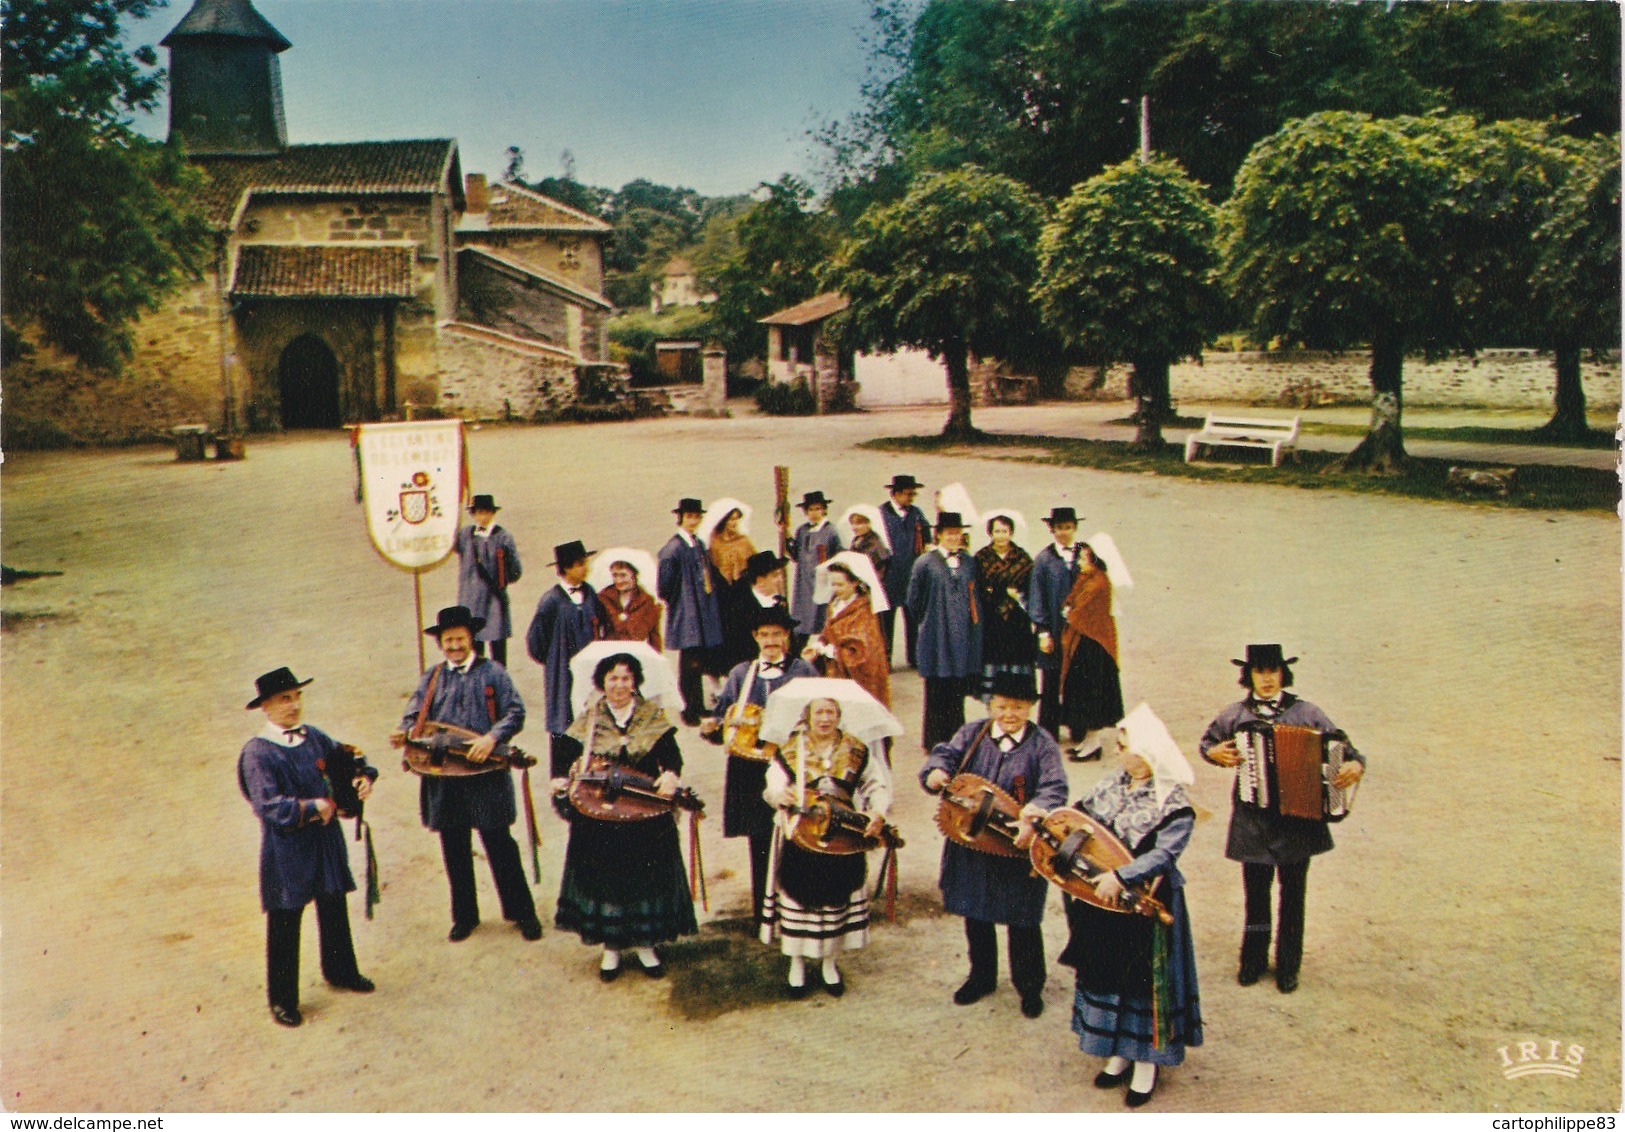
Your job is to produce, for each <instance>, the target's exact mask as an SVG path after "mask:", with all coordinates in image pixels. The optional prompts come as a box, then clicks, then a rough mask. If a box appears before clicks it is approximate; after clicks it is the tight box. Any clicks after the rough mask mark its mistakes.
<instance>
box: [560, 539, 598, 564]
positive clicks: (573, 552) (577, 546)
mask: <svg viewBox="0 0 1625 1132" xmlns="http://www.w3.org/2000/svg"><path fill="white" fill-rule="evenodd" d="M597 553H598V552H597V551H596V550H588V549H587V546H586V544H585V543H583V542H581V541H580V540H579V539H578V540H576V541H575V542H564V543H560V544H559V545H558V546H555V547H554V548H553V561H551V562H549V563H548V565H549V566H557V567H558V568H559V569H561V570H567V569H569V568H570V567H571V566H574V565H575V564H576V563H577V562H584V561H586V560H587V559H589V558H591V557H592V556H593V555H595V554H597Z"/></svg>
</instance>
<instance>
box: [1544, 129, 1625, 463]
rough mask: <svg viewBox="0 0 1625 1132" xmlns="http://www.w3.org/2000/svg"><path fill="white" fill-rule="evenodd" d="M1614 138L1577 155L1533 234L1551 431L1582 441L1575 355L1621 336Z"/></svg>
mask: <svg viewBox="0 0 1625 1132" xmlns="http://www.w3.org/2000/svg"><path fill="white" fill-rule="evenodd" d="M1619 146H1620V141H1619V136H1618V135H1615V136H1614V137H1611V138H1599V139H1597V140H1596V141H1595V142H1593V143H1592V144H1591V145H1590V146H1589V147H1588V148H1587V150H1586V151H1585V152H1584V153H1583V154H1581V155H1580V157H1579V158H1578V160H1577V161H1576V163H1575V167H1574V168H1573V169H1572V171H1571V172H1570V174H1569V176H1568V179H1567V180H1566V181H1565V182H1564V184H1563V187H1562V189H1561V190H1560V191H1559V192H1558V194H1557V199H1556V204H1555V207H1554V208H1553V210H1552V214H1551V216H1550V217H1548V218H1547V220H1546V221H1545V223H1543V224H1542V225H1541V226H1540V228H1539V229H1537V230H1536V232H1535V246H1536V249H1537V259H1536V263H1535V268H1534V271H1533V280H1532V282H1533V284H1534V287H1533V293H1534V298H1535V304H1536V309H1537V310H1538V312H1539V314H1540V317H1541V318H1542V320H1543V321H1544V323H1545V325H1546V327H1547V329H1548V332H1549V334H1550V337H1551V341H1552V345H1553V353H1554V365H1555V368H1556V370H1557V398H1556V400H1557V404H1556V411H1555V412H1554V413H1553V415H1552V419H1551V421H1550V422H1549V423H1548V424H1547V426H1546V428H1547V430H1548V431H1550V432H1551V433H1553V434H1554V435H1556V436H1559V437H1563V438H1573V437H1578V436H1583V435H1585V432H1586V417H1585V390H1584V389H1583V388H1582V387H1581V385H1580V354H1581V351H1582V350H1583V349H1585V348H1587V347H1599V348H1601V347H1615V346H1618V345H1619V334H1620V278H1621V277H1620V255H1619V234H1620V186H1619V167H1620V159H1619Z"/></svg>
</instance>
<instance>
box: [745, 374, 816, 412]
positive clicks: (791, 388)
mask: <svg viewBox="0 0 1625 1132" xmlns="http://www.w3.org/2000/svg"><path fill="white" fill-rule="evenodd" d="M756 407H757V408H758V409H760V410H761V411H762V412H764V413H766V414H767V415H768V416H771V417H810V416H812V415H813V413H814V412H815V411H816V410H817V406H816V405H815V404H814V402H813V394H812V390H811V389H809V388H808V387H807V382H806V379H805V378H797V379H796V380H795V381H794V382H772V381H769V382H765V383H764V384H763V385H761V386H760V387H759V388H758V389H757V390H756Z"/></svg>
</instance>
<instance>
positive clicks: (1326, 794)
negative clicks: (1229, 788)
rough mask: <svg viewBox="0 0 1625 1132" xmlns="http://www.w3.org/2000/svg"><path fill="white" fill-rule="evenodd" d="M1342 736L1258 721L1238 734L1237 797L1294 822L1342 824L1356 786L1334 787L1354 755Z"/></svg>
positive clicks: (1350, 805)
mask: <svg viewBox="0 0 1625 1132" xmlns="http://www.w3.org/2000/svg"><path fill="white" fill-rule="evenodd" d="M1353 749H1354V748H1353V747H1352V746H1351V745H1350V744H1349V741H1348V736H1347V735H1344V734H1343V733H1342V732H1341V731H1321V730H1319V729H1317V728H1314V727H1292V726H1289V725H1287V724H1282V723H1265V722H1262V721H1257V722H1252V723H1244V724H1242V725H1241V726H1240V727H1239V728H1237V729H1236V751H1237V752H1238V753H1239V754H1240V755H1241V765H1240V766H1238V767H1237V768H1236V797H1237V798H1238V799H1239V800H1240V801H1241V803H1242V805H1245V806H1253V807H1256V808H1258V809H1261V810H1269V811H1271V812H1272V813H1278V814H1284V815H1285V816H1287V817H1292V818H1307V819H1308V820H1310V821H1342V820H1343V819H1344V818H1346V817H1348V816H1349V810H1350V808H1352V807H1353V805H1354V794H1355V792H1356V791H1357V790H1358V789H1359V783H1355V784H1354V785H1353V786H1350V787H1349V788H1348V789H1346V790H1345V789H1341V788H1339V787H1337V786H1335V785H1333V783H1332V780H1333V779H1335V778H1336V777H1337V772H1338V771H1340V770H1341V769H1342V768H1343V762H1344V760H1346V759H1347V758H1348V756H1349V754H1350V752H1352V751H1353Z"/></svg>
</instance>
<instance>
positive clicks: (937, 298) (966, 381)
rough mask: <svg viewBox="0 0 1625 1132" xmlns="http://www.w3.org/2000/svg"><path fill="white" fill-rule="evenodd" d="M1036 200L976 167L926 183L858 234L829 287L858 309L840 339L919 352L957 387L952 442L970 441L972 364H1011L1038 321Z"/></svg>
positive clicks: (846, 316)
mask: <svg viewBox="0 0 1625 1132" xmlns="http://www.w3.org/2000/svg"><path fill="white" fill-rule="evenodd" d="M1042 221H1043V213H1042V209H1041V207H1040V205H1039V203H1038V201H1037V199H1036V198H1035V197H1034V196H1033V195H1032V194H1031V193H1030V192H1028V191H1027V190H1026V189H1025V188H1023V187H1022V186H1021V185H1020V184H1018V183H1016V182H1015V181H1013V180H1011V179H1010V178H1009V177H1004V176H1000V175H999V174H996V173H989V172H987V171H985V170H982V169H978V168H975V167H974V166H972V167H967V168H964V169H959V170H955V171H954V172H951V173H938V174H932V175H928V176H925V177H923V178H921V179H920V180H919V181H918V182H917V183H916V184H915V185H914V187H913V188H911V189H910V190H909V192H908V193H907V195H906V196H904V197H903V198H902V199H901V200H899V201H897V202H895V203H893V204H879V205H874V206H872V207H871V208H869V209H868V211H866V212H865V213H864V214H863V215H862V216H861V217H859V219H858V221H857V223H856V224H855V225H854V228H853V231H852V235H851V237H850V238H849V239H848V240H847V241H846V242H845V243H844V244H843V245H842V247H841V250H840V252H839V253H838V254H837V257H836V259H835V260H834V261H833V262H832V264H831V265H830V269H829V271H828V272H827V274H826V276H825V283H826V285H827V286H829V287H830V288H833V289H835V290H839V291H841V292H843V293H844V294H845V295H846V296H847V298H848V299H849V300H850V304H851V305H850V306H849V307H848V308H847V310H846V311H845V312H844V313H843V315H841V316H840V322H839V326H838V331H839V332H840V333H842V334H843V335H845V336H846V338H847V340H848V341H850V342H851V343H852V344H854V345H858V346H864V347H871V348H875V347H877V348H880V349H884V350H894V349H898V348H899V347H913V348H916V349H921V350H925V351H927V352H928V353H929V354H930V355H931V356H932V357H933V358H934V359H936V360H937V361H940V362H941V363H942V365H943V368H944V370H945V371H946V373H947V378H948V398H949V410H948V420H947V423H946V424H945V425H944V426H943V430H942V432H943V435H944V436H948V437H958V438H969V437H972V436H974V435H975V434H976V430H975V428H974V427H973V426H972V424H971V391H970V355H971V354H976V355H978V356H982V357H992V356H1000V355H1002V354H1003V353H1004V352H1005V350H1006V349H1007V347H1008V346H1009V344H1010V343H1011V342H1012V341H1013V340H1015V339H1017V338H1018V337H1020V336H1021V334H1022V333H1023V329H1024V326H1025V324H1026V323H1027V322H1029V321H1030V319H1031V304H1030V302H1029V298H1028V295H1029V291H1030V289H1031V287H1032V284H1033V281H1034V277H1035V273H1036V268H1037V259H1036V251H1035V248H1036V244H1037V241H1038V230H1039V227H1040V225H1041V224H1042Z"/></svg>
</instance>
